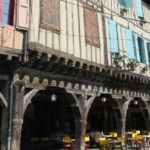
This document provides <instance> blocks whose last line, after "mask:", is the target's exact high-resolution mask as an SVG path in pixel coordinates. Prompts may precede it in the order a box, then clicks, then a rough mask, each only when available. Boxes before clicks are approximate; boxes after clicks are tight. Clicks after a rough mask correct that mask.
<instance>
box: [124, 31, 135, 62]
mask: <svg viewBox="0 0 150 150" xmlns="http://www.w3.org/2000/svg"><path fill="white" fill-rule="evenodd" d="M125 35H126V48H127V55H128V59H130V60H135V51H134V42H133V33H132V31H131V30H129V29H126V30H125Z"/></svg>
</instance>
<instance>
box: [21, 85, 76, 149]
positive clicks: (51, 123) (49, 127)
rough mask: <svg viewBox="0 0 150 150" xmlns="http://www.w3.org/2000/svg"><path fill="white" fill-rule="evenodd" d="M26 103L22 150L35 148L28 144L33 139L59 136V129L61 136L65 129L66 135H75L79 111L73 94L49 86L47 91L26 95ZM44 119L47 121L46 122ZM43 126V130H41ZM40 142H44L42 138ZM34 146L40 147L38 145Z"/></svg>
mask: <svg viewBox="0 0 150 150" xmlns="http://www.w3.org/2000/svg"><path fill="white" fill-rule="evenodd" d="M53 93H54V94H56V95H57V101H55V102H54V101H52V100H51V99H50V98H51V95H52V94H53ZM35 95H36V96H35ZM34 96H35V97H34ZM33 97H34V98H33ZM31 99H32V101H31ZM25 100H27V101H25ZM24 101H25V104H24V111H25V113H24V122H23V129H22V141H21V142H22V144H21V146H22V147H21V149H26V146H28V147H29V149H30V148H31V149H32V148H33V147H30V144H29V143H28V142H29V141H30V140H31V138H32V137H49V138H52V137H53V136H57V135H56V134H54V132H56V130H57V129H58V131H61V132H60V134H62V133H63V132H64V129H65V132H66V134H67V133H68V134H69V135H70V133H74V130H75V127H74V124H75V121H74V115H77V116H78V114H76V113H77V112H79V111H78V108H77V107H76V106H74V105H73V104H74V99H73V97H71V94H68V93H67V92H66V91H65V90H64V88H59V87H51V86H49V87H47V89H46V90H36V89H34V90H31V91H29V92H28V94H26V96H25V98H24ZM30 102H31V103H30ZM70 106H71V107H70ZM41 116H43V117H41ZM44 118H46V119H45V120H44ZM68 120H69V121H68ZM41 124H43V125H41ZM58 124H59V125H58ZM68 124H69V125H68ZM41 126H42V129H41V128H40V127H41ZM66 127H68V128H69V130H70V131H68V132H67V129H66ZM29 128H30V129H29ZM39 128H40V129H41V130H40V129H39ZM28 129H29V130H28ZM34 129H35V130H34ZM27 131H28V133H27ZM30 131H32V132H30ZM45 131H46V132H45ZM60 136H61V135H60ZM63 136H65V135H63ZM40 140H41V141H42V139H41V138H40ZM27 143H28V144H27ZM34 145H35V146H38V145H36V143H35V144H34ZM41 149H42V148H41ZM54 149H55V148H54Z"/></svg>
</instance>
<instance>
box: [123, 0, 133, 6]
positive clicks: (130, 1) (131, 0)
mask: <svg viewBox="0 0 150 150" xmlns="http://www.w3.org/2000/svg"><path fill="white" fill-rule="evenodd" d="M125 1H126V7H127V8H133V0H125Z"/></svg>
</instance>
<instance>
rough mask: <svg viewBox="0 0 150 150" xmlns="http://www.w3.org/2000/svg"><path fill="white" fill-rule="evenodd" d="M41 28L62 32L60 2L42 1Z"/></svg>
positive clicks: (53, 0)
mask: <svg viewBox="0 0 150 150" xmlns="http://www.w3.org/2000/svg"><path fill="white" fill-rule="evenodd" d="M40 21H41V26H42V27H44V28H48V29H51V30H53V31H56V32H59V31H60V0H41V20H40Z"/></svg>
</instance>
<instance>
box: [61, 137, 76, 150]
mask: <svg viewBox="0 0 150 150" xmlns="http://www.w3.org/2000/svg"><path fill="white" fill-rule="evenodd" d="M63 146H64V148H71V149H73V148H74V144H73V142H72V139H71V138H70V137H63Z"/></svg>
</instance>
